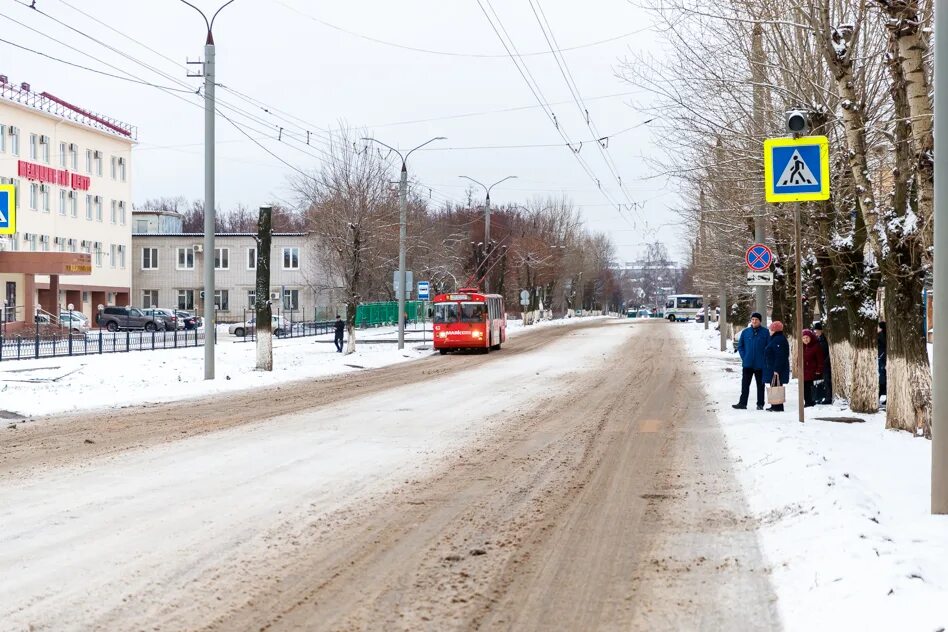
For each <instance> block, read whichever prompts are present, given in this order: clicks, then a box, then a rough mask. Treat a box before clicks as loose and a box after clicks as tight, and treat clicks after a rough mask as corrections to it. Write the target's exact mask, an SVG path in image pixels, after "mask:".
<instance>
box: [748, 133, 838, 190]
mask: <svg viewBox="0 0 948 632" xmlns="http://www.w3.org/2000/svg"><path fill="white" fill-rule="evenodd" d="M804 145H809V146H812V145H819V147H820V190H819V191H818V192H816V193H777V192H775V191H774V153H773V148H774V147H791V146H795V147H800V146H804ZM764 198H765V199H766V200H767V202H769V203H771V204H776V203H779V202H815V201H820V200H828V199H829V198H830V172H829V138H827V137H826V136H802V137H800V138H786V137H780V138H768V139H766V140H764Z"/></svg>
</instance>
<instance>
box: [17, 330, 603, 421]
mask: <svg viewBox="0 0 948 632" xmlns="http://www.w3.org/2000/svg"><path fill="white" fill-rule="evenodd" d="M588 320H589V319H587V318H580V319H567V320H554V321H543V322H541V323H537V324H536V325H530V326H529V327H526V328H524V327H523V326H522V321H519V320H510V321H508V323H507V327H508V329H507V332H508V335H510V336H516V335H517V334H518V333H520V332H521V331H524V330H532V329H534V328H535V327H556V326H568V325H570V324H575V323H581V322H584V321H588ZM395 338H396V328H395V327H378V328H373V329H364V330H358V331H357V332H356V341H357V344H356V352H355V353H353V354H349V355H346V354H341V353H336V352H335V347H334V346H333V344H332V339H333V334H326V335H321V336H316V337H312V336H310V337H304V338H274V339H273V372H272V373H268V372H265V371H257V370H255V368H254V367H255V365H256V355H255V345H256V343H255V342H252V341H249V340H248V341H243V340H242V339H241V338H237V337H235V336H232V335H230V334H228V333H227V327H226V326H223V331H220V328H219V334H218V338H217V340H218V342H217V345H216V354H215V377H216V379H214V380H205V379H204V347H203V346H202V347H189V348H178V349H166V350H158V351H132V352H129V353H108V354H103V355H86V356H72V357H63V358H41V359H39V360H11V361H4V362H2V363H0V411H8V412H11V413H15V414H17V415H22V416H24V417H33V416H40V415H49V414H55V413H63V412H69V411H78V410H92V409H96V408H105V407H117V406H129V405H137V404H143V403H153V402H167V401H172V400H180V399H188V398H192V397H199V396H201V395H208V394H212V393H223V392H229V391H237V390H245V389H248V388H254V387H262V386H270V385H275V384H282V383H285V382H289V381H293V380H304V379H312V378H318V377H324V376H328V375H335V374H341V373H346V372H351V371H361V370H363V369H370V368H378V367H382V366H387V365H391V364H396V363H399V362H407V361H409V360H415V359H417V358H421V357H424V356H427V355H430V354H431V353H432V350H431V348H430V346H431V324H430V323H429V324H428V331H427V335H426V338H427V342H428V345H427V346H428V347H429V348H428V349H419V347H423V346H425V345H423V344H422V331H421V328H420V326H418V328H417V329H415V328H414V326H411V325H409V329H408V331H407V332H406V345H405V349H403V350H402V351H399V350H398V348H397V345H396V344H393V343H390V342H377V343H376V344H359V341H372V340H375V341H379V340H385V339H388V340H394V339H395Z"/></svg>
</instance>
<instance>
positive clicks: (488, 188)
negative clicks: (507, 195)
mask: <svg viewBox="0 0 948 632" xmlns="http://www.w3.org/2000/svg"><path fill="white" fill-rule="evenodd" d="M516 177H517V176H507V177H506V178H504V179H503V180H498V181H497V182H495V183H494V184H492V185H490V186H489V187H487V197H490V190H491V189H493V188H494V187H495V186H497V185H498V184H500V183H501V182H506V181H507V180H513V179H514V178H516Z"/></svg>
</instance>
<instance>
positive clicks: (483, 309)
mask: <svg viewBox="0 0 948 632" xmlns="http://www.w3.org/2000/svg"><path fill="white" fill-rule="evenodd" d="M486 313H487V306H486V305H485V304H484V303H461V322H462V323H480V322H483V321H484V314H486Z"/></svg>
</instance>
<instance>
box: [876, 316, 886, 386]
mask: <svg viewBox="0 0 948 632" xmlns="http://www.w3.org/2000/svg"><path fill="white" fill-rule="evenodd" d="M876 342H877V343H878V345H879V397H880V398H882V397H887V396H886V393H885V390H886V374H885V369H886V354H885V346H886V340H885V321H884V320H883V321H880V322H879V334H878V336H877V337H876Z"/></svg>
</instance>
